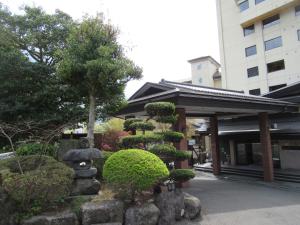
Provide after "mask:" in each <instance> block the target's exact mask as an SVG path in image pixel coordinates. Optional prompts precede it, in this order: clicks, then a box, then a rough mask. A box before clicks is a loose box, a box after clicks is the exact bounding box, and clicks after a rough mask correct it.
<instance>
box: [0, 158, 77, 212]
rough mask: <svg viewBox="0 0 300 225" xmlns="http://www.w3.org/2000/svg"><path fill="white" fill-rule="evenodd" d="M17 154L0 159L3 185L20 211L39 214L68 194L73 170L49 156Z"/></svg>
mask: <svg viewBox="0 0 300 225" xmlns="http://www.w3.org/2000/svg"><path fill="white" fill-rule="evenodd" d="M18 159H19V162H20V164H21V167H22V169H23V174H22V173H20V170H19V166H18V162H17V157H15V158H10V159H6V160H1V161H0V174H1V177H2V187H3V189H4V190H5V191H6V192H7V193H8V194H9V196H10V197H11V198H12V199H13V200H14V201H15V202H16V203H17V205H18V210H19V212H31V213H33V214H36V213H39V212H40V211H42V210H45V209H47V208H49V207H52V206H55V205H56V204H57V203H58V202H59V201H61V200H62V199H64V198H65V197H67V196H69V194H70V188H71V185H72V182H73V176H74V171H73V169H71V168H69V167H67V166H66V165H65V164H63V163H60V162H58V161H56V160H55V159H53V158H52V157H48V156H37V155H33V156H21V157H18Z"/></svg>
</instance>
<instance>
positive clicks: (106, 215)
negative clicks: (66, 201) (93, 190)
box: [81, 200, 124, 225]
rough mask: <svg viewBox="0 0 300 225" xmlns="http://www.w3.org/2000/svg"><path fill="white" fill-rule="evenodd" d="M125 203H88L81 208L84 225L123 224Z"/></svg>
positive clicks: (111, 201) (113, 201) (112, 201)
mask: <svg viewBox="0 0 300 225" xmlns="http://www.w3.org/2000/svg"><path fill="white" fill-rule="evenodd" d="M123 213H124V203H123V202H121V201H118V200H106V201H102V202H100V203H96V202H88V203H85V204H83V206H81V219H82V225H91V224H101V223H121V224H122V223H123Z"/></svg>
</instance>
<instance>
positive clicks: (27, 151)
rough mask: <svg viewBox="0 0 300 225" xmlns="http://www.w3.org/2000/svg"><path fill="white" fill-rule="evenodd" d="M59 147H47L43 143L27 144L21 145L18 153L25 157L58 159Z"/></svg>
mask: <svg viewBox="0 0 300 225" xmlns="http://www.w3.org/2000/svg"><path fill="white" fill-rule="evenodd" d="M57 150H58V147H57V146H56V145H52V144H49V145H46V144H42V143H27V144H22V145H19V146H18V147H17V149H16V153H17V155H19V156H25V155H48V156H52V157H54V158H56V156H57Z"/></svg>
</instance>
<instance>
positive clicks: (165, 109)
mask: <svg viewBox="0 0 300 225" xmlns="http://www.w3.org/2000/svg"><path fill="white" fill-rule="evenodd" d="M145 110H146V112H147V114H148V115H149V116H150V117H155V116H158V117H161V116H171V115H173V114H174V113H175V105H174V103H171V102H154V103H148V104H146V105H145Z"/></svg>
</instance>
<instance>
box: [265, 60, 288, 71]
mask: <svg viewBox="0 0 300 225" xmlns="http://www.w3.org/2000/svg"><path fill="white" fill-rule="evenodd" d="M267 69H268V73H272V72H276V71H279V70H284V69H285V64H284V60H279V61H276V62H271V63H268V64H267Z"/></svg>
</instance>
